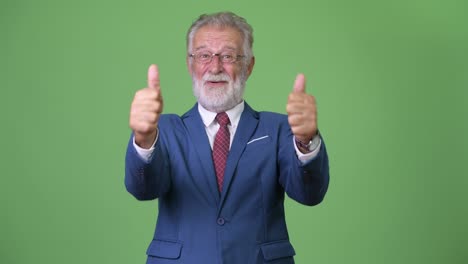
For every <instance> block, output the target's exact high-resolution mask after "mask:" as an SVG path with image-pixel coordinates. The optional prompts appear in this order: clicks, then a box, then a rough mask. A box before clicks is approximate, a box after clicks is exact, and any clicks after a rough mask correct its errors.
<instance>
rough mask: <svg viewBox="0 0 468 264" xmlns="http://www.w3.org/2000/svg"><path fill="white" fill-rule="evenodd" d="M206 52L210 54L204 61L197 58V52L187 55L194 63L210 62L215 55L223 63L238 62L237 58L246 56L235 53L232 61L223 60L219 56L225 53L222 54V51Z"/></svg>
mask: <svg viewBox="0 0 468 264" xmlns="http://www.w3.org/2000/svg"><path fill="white" fill-rule="evenodd" d="M200 53H202V52H199V53H198V54H200ZM206 53H207V54H210V55H211V56H210V59H209V61H206V62H201V61H199V59H197V56H196V55H197V53H189V54H188V56H189V57H191V58H192V59H193V60H194V61H195V62H196V63H200V64H210V63H211V62H212V61H213V58H214V57H215V56H218V58H219V61H220V62H221V63H223V64H224V63H228V64H234V63H236V62H238V61H239V59H241V58H245V57H246V56H245V55H239V54H235V56H233V58H234V60H233V61H223V59H222V58H221V55H225V53H224V54H223V53H211V52H206ZM233 54H234V53H233Z"/></svg>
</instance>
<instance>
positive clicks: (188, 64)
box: [185, 56, 192, 76]
mask: <svg viewBox="0 0 468 264" xmlns="http://www.w3.org/2000/svg"><path fill="white" fill-rule="evenodd" d="M185 63H186V64H187V70H188V72H189V73H190V76H192V65H190V57H189V56H187V58H186V59H185Z"/></svg>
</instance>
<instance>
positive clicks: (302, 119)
mask: <svg viewBox="0 0 468 264" xmlns="http://www.w3.org/2000/svg"><path fill="white" fill-rule="evenodd" d="M286 112H287V113H288V122H289V125H290V126H291V130H292V132H293V134H294V136H295V137H296V139H297V140H299V141H301V142H304V143H308V142H309V141H310V140H312V138H313V137H314V136H315V135H316V134H317V106H316V104H315V97H313V96H312V95H309V94H306V93H305V77H304V75H303V74H298V75H297V77H296V81H295V82H294V89H293V91H292V92H291V93H290V94H289V97H288V103H287V105H286Z"/></svg>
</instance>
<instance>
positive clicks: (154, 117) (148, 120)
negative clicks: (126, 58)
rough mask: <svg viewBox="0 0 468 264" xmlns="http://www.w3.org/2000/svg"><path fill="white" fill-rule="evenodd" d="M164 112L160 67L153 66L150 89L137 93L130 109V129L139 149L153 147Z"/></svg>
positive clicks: (150, 68) (151, 68) (149, 79)
mask: <svg viewBox="0 0 468 264" xmlns="http://www.w3.org/2000/svg"><path fill="white" fill-rule="evenodd" d="M162 111H163V98H162V95H161V89H160V86H159V71H158V66H156V65H155V64H152V65H151V66H150V67H149V69H148V87H146V88H144V89H141V90H139V91H137V92H136V93H135V97H134V98H133V102H132V106H131V109H130V128H131V129H132V130H133V134H134V136H135V143H136V144H137V145H138V146H139V147H141V148H144V149H149V148H150V147H151V146H152V145H153V143H154V141H155V140H156V135H157V133H158V120H159V116H160V115H161V113H162Z"/></svg>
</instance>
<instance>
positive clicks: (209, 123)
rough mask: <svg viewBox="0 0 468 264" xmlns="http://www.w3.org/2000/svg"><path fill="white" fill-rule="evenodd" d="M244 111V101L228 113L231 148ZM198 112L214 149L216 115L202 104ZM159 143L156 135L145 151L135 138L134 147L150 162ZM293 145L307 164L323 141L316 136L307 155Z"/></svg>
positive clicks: (216, 125) (294, 143)
mask: <svg viewBox="0 0 468 264" xmlns="http://www.w3.org/2000/svg"><path fill="white" fill-rule="evenodd" d="M243 111H244V101H242V102H241V103H240V104H238V105H236V106H235V107H234V108H232V109H229V110H227V111H226V114H227V115H228V116H229V120H230V121H231V124H230V125H228V129H229V132H230V134H231V136H230V143H229V146H231V145H232V140H233V138H234V135H235V134H236V130H237V126H238V125H239V121H240V117H241V114H242V112H243ZM198 112H199V113H200V116H201V118H202V120H203V124H205V131H206V134H207V135H208V140H209V142H210V146H211V149H213V142H214V139H215V136H216V133H217V132H218V129H219V124H218V122H216V120H215V117H216V113H214V112H210V111H208V110H206V109H205V108H203V106H201V105H200V104H198ZM157 141H158V135H156V139H155V141H154V143H153V145H152V146H151V147H150V148H149V149H144V148H141V147H139V146H138V145H137V144H136V143H135V138H133V146H134V147H135V149H136V151H137V153H138V155H139V156H140V157H141V158H142V159H143V160H144V161H146V162H148V161H149V160H150V159H151V155H152V154H153V151H154V145H155V144H156V142H157ZM292 144H293V145H294V148H295V149H296V154H297V157H298V159H299V160H300V161H301V162H302V163H303V164H305V163H307V162H308V161H310V160H311V159H313V158H315V157H316V156H317V154H318V152H319V150H320V146H321V144H322V140H321V139H320V136H318V135H317V136H315V137H314V138H313V139H312V145H311V147H310V149H309V150H310V151H311V152H309V153H306V154H304V153H302V152H301V151H300V150H299V149H298V148H297V146H296V142H295V139H294V138H293V142H292Z"/></svg>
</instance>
